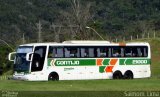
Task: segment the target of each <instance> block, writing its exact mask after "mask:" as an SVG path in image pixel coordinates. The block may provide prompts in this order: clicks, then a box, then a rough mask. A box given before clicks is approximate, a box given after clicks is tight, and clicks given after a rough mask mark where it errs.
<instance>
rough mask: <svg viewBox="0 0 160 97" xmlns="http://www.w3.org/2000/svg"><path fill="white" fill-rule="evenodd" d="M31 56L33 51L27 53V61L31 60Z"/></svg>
mask: <svg viewBox="0 0 160 97" xmlns="http://www.w3.org/2000/svg"><path fill="white" fill-rule="evenodd" d="M32 56H33V52H30V53H27V55H26V60H27V61H32Z"/></svg>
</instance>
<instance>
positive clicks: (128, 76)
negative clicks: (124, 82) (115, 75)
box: [124, 70, 133, 79]
mask: <svg viewBox="0 0 160 97" xmlns="http://www.w3.org/2000/svg"><path fill="white" fill-rule="evenodd" d="M124 79H133V73H132V71H130V70H127V71H126V72H125V73H124Z"/></svg>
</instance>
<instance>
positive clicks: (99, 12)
mask: <svg viewBox="0 0 160 97" xmlns="http://www.w3.org/2000/svg"><path fill="white" fill-rule="evenodd" d="M38 25H39V26H38ZM40 25H41V26H40ZM86 26H89V27H92V28H94V29H95V30H96V31H97V32H98V33H100V34H101V35H102V36H104V37H105V39H108V38H109V37H113V38H114V37H121V36H126V37H127V36H129V35H133V36H134V35H137V34H142V33H147V32H150V33H152V32H156V33H158V32H159V30H160V0H0V39H3V40H5V41H6V42H7V43H9V44H11V43H12V44H20V43H22V42H37V41H38V33H37V32H38V31H39V32H41V36H39V38H40V39H39V41H42V42H46V41H59V40H60V39H63V40H71V39H100V38H99V37H97V35H96V34H95V33H92V31H91V29H87V28H86Z"/></svg>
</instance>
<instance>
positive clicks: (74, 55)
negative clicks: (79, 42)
mask: <svg viewBox="0 0 160 97" xmlns="http://www.w3.org/2000/svg"><path fill="white" fill-rule="evenodd" d="M77 53H78V51H77V48H70V57H78V56H77Z"/></svg>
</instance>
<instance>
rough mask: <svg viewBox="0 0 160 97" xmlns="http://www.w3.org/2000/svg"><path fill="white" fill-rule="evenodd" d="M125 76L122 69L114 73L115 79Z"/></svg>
mask: <svg viewBox="0 0 160 97" xmlns="http://www.w3.org/2000/svg"><path fill="white" fill-rule="evenodd" d="M122 78H123V75H122V73H121V72H120V71H115V72H114V73H113V79H122Z"/></svg>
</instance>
